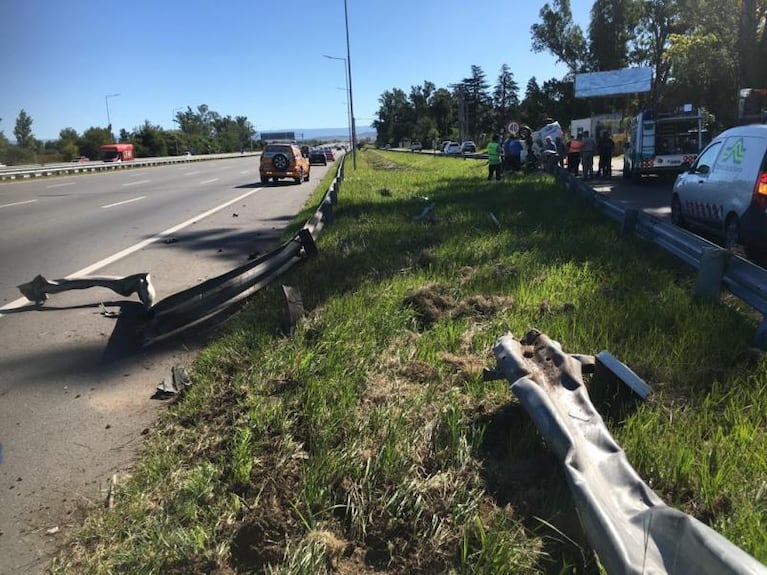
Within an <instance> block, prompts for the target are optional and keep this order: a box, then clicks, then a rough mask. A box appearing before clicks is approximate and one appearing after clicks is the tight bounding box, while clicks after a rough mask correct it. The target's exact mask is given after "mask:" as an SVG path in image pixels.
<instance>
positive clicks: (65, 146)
mask: <svg viewBox="0 0 767 575" xmlns="http://www.w3.org/2000/svg"><path fill="white" fill-rule="evenodd" d="M79 139H80V135H79V134H78V133H77V130H75V129H74V128H63V129H62V130H60V131H59V139H58V140H56V142H54V144H55V148H56V149H57V150H58V151H59V154H60V155H61V159H63V160H69V159H70V158H74V157H77V156H80V148H79V146H78V145H77V141H78V140H79Z"/></svg>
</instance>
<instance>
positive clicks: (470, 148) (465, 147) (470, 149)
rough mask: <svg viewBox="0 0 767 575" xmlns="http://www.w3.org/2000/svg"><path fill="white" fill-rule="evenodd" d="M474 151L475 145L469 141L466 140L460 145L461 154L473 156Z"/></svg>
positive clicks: (475, 149)
mask: <svg viewBox="0 0 767 575" xmlns="http://www.w3.org/2000/svg"><path fill="white" fill-rule="evenodd" d="M476 151H477V145H476V144H475V143H474V142H472V141H471V140H466V141H465V142H464V143H463V144H461V153H462V154H473V153H475V152H476Z"/></svg>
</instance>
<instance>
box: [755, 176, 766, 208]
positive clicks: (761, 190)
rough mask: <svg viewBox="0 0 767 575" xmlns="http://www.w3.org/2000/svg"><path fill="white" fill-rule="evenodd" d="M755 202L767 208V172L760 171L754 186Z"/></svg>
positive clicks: (760, 206)
mask: <svg viewBox="0 0 767 575" xmlns="http://www.w3.org/2000/svg"><path fill="white" fill-rule="evenodd" d="M752 200H753V202H754V203H755V204H756V205H757V206H759V208H761V209H763V210H767V172H760V173H759V177H758V178H756V185H755V186H754V195H753V198H752Z"/></svg>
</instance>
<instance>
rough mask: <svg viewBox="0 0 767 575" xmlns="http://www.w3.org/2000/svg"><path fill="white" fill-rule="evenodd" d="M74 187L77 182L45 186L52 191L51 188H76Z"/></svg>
mask: <svg viewBox="0 0 767 575" xmlns="http://www.w3.org/2000/svg"><path fill="white" fill-rule="evenodd" d="M74 185H75V182H62V183H60V184H51V185H50V186H45V187H46V188H48V189H49V190H50V189H51V188H63V187H64V186H74Z"/></svg>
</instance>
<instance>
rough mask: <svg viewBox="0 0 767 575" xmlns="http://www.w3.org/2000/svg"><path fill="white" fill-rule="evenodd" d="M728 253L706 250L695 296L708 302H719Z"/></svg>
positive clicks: (702, 254)
mask: <svg viewBox="0 0 767 575" xmlns="http://www.w3.org/2000/svg"><path fill="white" fill-rule="evenodd" d="M726 259H727V252H726V251H725V250H723V249H720V248H705V249H704V250H703V252H702V253H701V255H700V267H699V268H698V281H697V283H696V284H695V295H696V296H697V297H699V298H701V299H705V300H708V301H719V297H720V295H721V292H722V278H723V277H724V267H725V263H726Z"/></svg>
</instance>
